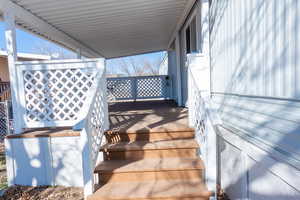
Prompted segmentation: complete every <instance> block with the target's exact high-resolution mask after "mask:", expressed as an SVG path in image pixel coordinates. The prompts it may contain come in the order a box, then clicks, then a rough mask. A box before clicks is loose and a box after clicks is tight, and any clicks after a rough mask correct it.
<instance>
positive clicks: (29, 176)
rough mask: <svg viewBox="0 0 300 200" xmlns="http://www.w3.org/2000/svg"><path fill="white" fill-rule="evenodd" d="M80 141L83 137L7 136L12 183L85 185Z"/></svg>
mask: <svg viewBox="0 0 300 200" xmlns="http://www.w3.org/2000/svg"><path fill="white" fill-rule="evenodd" d="M79 142H80V137H53V138H51V137H50V138H22V139H19V138H18V139H6V141H5V143H6V144H5V146H6V154H7V158H6V159H7V173H8V177H9V180H8V183H9V185H16V184H17V185H28V186H38V185H60V186H76V187H82V186H83V176H82V156H81V155H82V154H81V150H80V143H79ZM74 163H76V164H74Z"/></svg>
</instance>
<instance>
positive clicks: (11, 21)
mask: <svg viewBox="0 0 300 200" xmlns="http://www.w3.org/2000/svg"><path fill="white" fill-rule="evenodd" d="M4 23H5V40H6V49H7V60H8V69H9V80H10V85H11V97H12V106H13V116H14V131H15V134H19V133H21V132H22V120H21V118H20V115H19V113H18V110H19V105H20V102H19V98H18V77H17V70H16V66H15V62H16V61H17V45H16V27H15V16H14V15H13V13H12V12H9V11H5V12H4Z"/></svg>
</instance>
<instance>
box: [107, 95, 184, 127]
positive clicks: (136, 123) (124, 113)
mask: <svg viewBox="0 0 300 200" xmlns="http://www.w3.org/2000/svg"><path fill="white" fill-rule="evenodd" d="M109 115H110V116H109V121H110V129H111V131H113V132H126V133H134V132H169V131H182V130H187V129H188V128H189V127H188V111H187V109H186V108H181V107H178V106H177V105H176V103H175V102H173V101H164V100H153V101H136V102H116V103H110V105H109Z"/></svg>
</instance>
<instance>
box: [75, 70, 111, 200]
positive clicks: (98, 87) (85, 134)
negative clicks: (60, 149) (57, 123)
mask: <svg viewBox="0 0 300 200" xmlns="http://www.w3.org/2000/svg"><path fill="white" fill-rule="evenodd" d="M96 80H97V83H96V84H94V85H93V86H92V87H91V89H90V91H89V92H88V98H87V100H86V102H85V104H84V107H83V109H82V112H81V113H80V116H81V120H80V121H79V122H78V123H77V124H76V125H75V126H74V127H73V129H74V130H81V134H80V137H81V143H82V158H83V173H84V174H83V176H84V191H85V196H87V195H90V194H92V193H93V190H94V185H95V180H94V170H95V167H96V164H97V159H98V154H99V149H100V146H101V143H102V138H103V136H104V132H105V131H106V130H108V128H109V121H108V104H107V85H106V74H105V69H104V68H103V69H102V70H101V71H99V72H98V73H97V76H96Z"/></svg>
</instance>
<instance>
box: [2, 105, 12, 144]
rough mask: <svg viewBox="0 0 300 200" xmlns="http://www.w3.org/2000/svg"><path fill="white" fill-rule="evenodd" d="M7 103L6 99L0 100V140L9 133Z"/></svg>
mask: <svg viewBox="0 0 300 200" xmlns="http://www.w3.org/2000/svg"><path fill="white" fill-rule="evenodd" d="M9 120H10V119H9V104H8V102H7V101H5V102H0V141H3V140H4V138H5V136H6V135H8V134H9V133H10V126H9Z"/></svg>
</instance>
